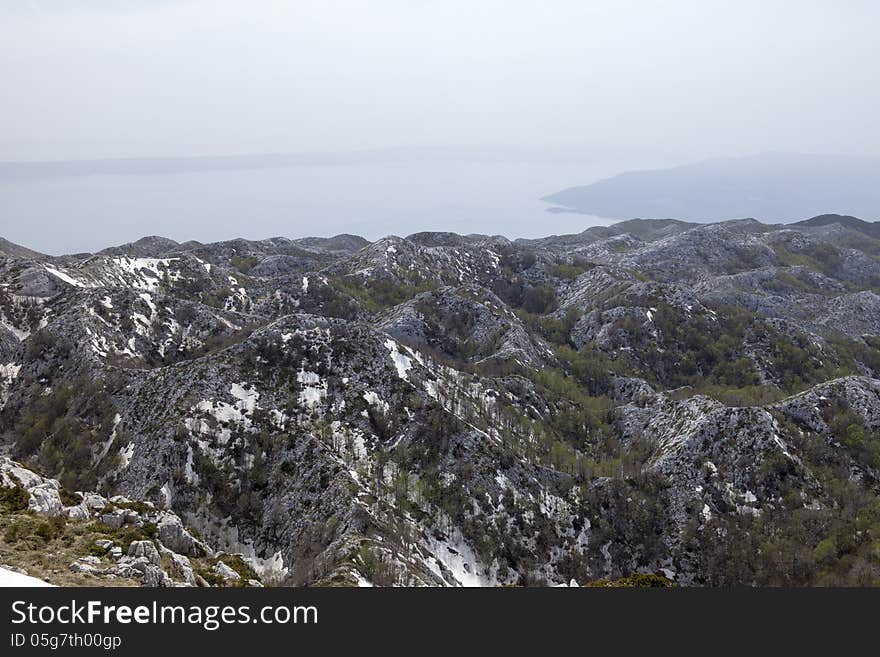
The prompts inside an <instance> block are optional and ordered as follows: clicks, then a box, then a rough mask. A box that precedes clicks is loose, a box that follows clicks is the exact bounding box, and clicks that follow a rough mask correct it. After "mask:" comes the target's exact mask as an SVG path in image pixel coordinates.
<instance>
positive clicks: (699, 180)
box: [542, 153, 880, 223]
mask: <svg viewBox="0 0 880 657" xmlns="http://www.w3.org/2000/svg"><path fill="white" fill-rule="evenodd" d="M542 200H544V201H547V202H548V203H553V204H555V205H556V206H557V207H555V208H551V210H552V211H557V212H558V211H561V210H565V209H569V210H572V211H577V212H583V213H587V214H592V215H597V216H601V217H610V218H620V219H626V218H631V217H642V218H646V219H657V218H663V217H676V218H678V219H682V220H687V221H699V222H708V221H722V220H726V219H733V218H736V217H755V218H756V219H760V220H762V221H770V222H777V221H778V222H783V223H784V222H790V221H793V220H795V219H797V218H799V217H805V216H811V215H817V214H821V213H824V212H830V211H842V212H846V213H848V214H852V215H856V216H862V217H874V218H877V217H880V158H876V157H867V156H864V157H861V156H859V157H857V156H842V155H798V154H785V153H770V154H762V155H755V156H750V157H743V158H725V159H714V160H707V161H704V162H699V163H696V164H687V165H684V166H679V167H674V168H670V169H661V170H653V171H630V172H627V173H622V174H620V175H618V176H614V177H612V178H608V179H605V180H600V181H598V182H596V183H593V184H591V185H584V186H579V187H571V188H568V189H564V190H562V191H559V192H556V193H554V194H550V195H548V196H545V197H544V198H543V199H542ZM559 206H561V207H559Z"/></svg>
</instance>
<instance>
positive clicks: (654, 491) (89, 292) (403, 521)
mask: <svg viewBox="0 0 880 657" xmlns="http://www.w3.org/2000/svg"><path fill="white" fill-rule="evenodd" d="M866 225H867V226H869V227H870V226H873V224H866ZM866 231H867V232H866ZM872 231H873V229H869V228H866V227H865V226H863V225H862V224H861V223H857V222H853V221H849V220H846V219H845V218H841V219H839V220H838V221H832V220H830V219H828V220H825V219H823V220H822V221H821V222H812V223H810V222H807V223H805V224H802V225H793V226H766V225H762V224H759V223H758V222H755V221H750V220H743V221H734V222H722V223H719V224H711V225H697V224H688V223H685V222H678V221H672V220H669V221H657V222H653V221H632V222H622V223H621V224H618V225H615V226H612V227H601V228H596V229H589V230H587V231H585V232H584V233H582V234H579V235H571V236H554V237H549V238H546V239H541V240H517V241H516V242H510V241H509V240H507V239H505V238H500V237H489V236H480V235H469V236H460V235H454V234H451V233H419V234H416V235H412V236H410V237H408V238H399V237H393V236H392V237H388V238H384V239H382V240H378V241H376V242H374V243H366V242H365V241H362V240H360V239H358V238H353V237H351V236H341V237H339V238H333V239H331V240H322V239H306V240H297V241H292V240H286V239H283V238H273V239H270V240H263V241H256V242H253V241H246V240H231V241H228V242H222V243H218V244H201V243H186V244H177V243H173V242H170V241H165V240H162V239H157V238H149V239H145V240H142V241H140V242H136V243H134V244H130V245H123V246H121V247H114V248H112V249H108V250H106V251H104V252H101V253H99V254H96V255H93V256H88V257H86V256H82V257H80V256H70V257H63V258H50V257H44V256H40V255H39V254H28V255H26V256H25V255H22V254H21V252H19V251H16V253H15V254H12V255H10V256H7V257H5V258H3V259H2V260H0V311H2V315H0V320H2V321H0V433H2V435H4V436H6V437H7V439H8V443H9V444H8V449H9V450H11V453H12V454H13V455H15V457H16V458H18V459H19V460H27V462H34V463H35V464H36V465H39V466H40V467H42V468H45V469H47V471H48V474H50V475H52V476H57V477H59V481H55V482H54V483H52V480H48V479H45V480H44V478H42V477H40V476H37V475H35V474H34V473H31V472H30V471H28V470H26V469H24V468H21V467H19V466H17V465H10V463H12V462H9V463H6V462H4V463H5V465H4V466H3V468H2V471H3V472H4V475H3V476H4V479H3V485H4V486H6V487H15V486H20V487H22V488H23V489H24V490H25V491H26V493H27V500H28V505H30V507H31V508H32V509H33V510H35V511H36V512H37V513H40V514H43V515H59V514H64V515H66V516H68V517H69V518H72V519H75V520H79V521H87V520H90V519H96V520H99V521H100V522H101V523H103V524H104V525H107V527H109V528H110V529H113V530H119V529H123V528H128V529H132V530H145V529H150V530H151V531H152V527H153V526H155V533H154V534H148V535H149V536H151V537H152V538H154V539H155V540H156V541H157V544H156V545H153V543H152V542H150V541H141V542H135V543H132V547H131V548H130V550H129V553H128V554H126V555H122V554H120V552H121V550H120V549H119V546H117V545H113V546H110V547H109V548H108V551H107V556H105V557H104V561H102V563H101V565H100V567H98V566H96V565H95V564H90V563H88V562H82V561H77V562H75V563H77V564H79V565H77V568H84V569H85V568H91V569H93V570H95V569H98V570H103V571H107V572H106V574H107V575H113V576H117V577H126V576H134V577H137V578H138V579H139V580H141V581H144V582H147V583H148V584H150V585H167V584H168V582H169V581H170V582H172V583H176V584H186V585H202V584H204V583H205V581H204V578H201V577H200V576H199V575H198V574H197V572H196V570H198V569H197V568H194V567H193V563H197V561H198V560H199V559H203V558H205V557H211V556H213V555H214V554H216V552H215V550H216V551H225V552H235V553H239V554H241V555H242V558H243V559H244V561H245V562H246V563H247V564H248V565H249V566H250V567H251V568H252V569H253V570H254V572H256V573H258V574H259V575H260V577H261V579H263V581H266V582H271V583H285V584H294V585H299V584H315V583H335V584H339V583H342V584H351V585H354V584H359V583H360V584H367V583H369V584H374V585H452V586H456V585H471V584H484V585H485V584H509V583H520V584H531V583H547V584H566V583H571V581H572V580H574V581H575V582H580V583H585V582H588V581H590V580H592V579H598V578H617V577H623V576H626V575H629V574H632V573H636V572H639V573H648V572H652V573H665V574H666V576H667V577H670V578H674V580H675V581H676V582H680V583H685V584H687V583H694V584H716V583H721V584H742V583H746V584H752V583H768V584H779V583H801V584H806V583H817V582H820V581H821V582H824V583H837V584H846V583H851V582H852V581H863V580H864V578H865V577H867V578H868V580H865V581H874V580H872V579H870V578H871V577H874V575H875V574H876V575H877V577H876V580H877V581H878V582H880V573H876V572H875V571H876V567H875V565H872V563H873V562H871V560H870V555H869V553H870V549H869V547H868V545H869V541H868V540H867V539H865V540H864V541H861V539H860V541H861V542H859V541H856V542H855V543H853V545H852V546H850V541H849V539H847V541H844V540H843V539H842V538H841V537H840V536H833V537H829V536H825V535H819V534H818V533H813V534H810V535H809V536H807V537H804V536H803V535H801V534H798V532H799V531H800V530H796V529H795V528H793V527H792V526H791V525H787V524H786V522H787V519H788V520H790V519H792V518H801V517H802V516H805V515H806V516H808V518H806V519H804V521H803V525H804V526H805V527H809V528H811V529H810V531H813V532H818V531H819V530H817V529H815V528H817V527H831V526H835V527H837V526H845V527H846V530H843V529H841V530H840V531H841V532H843V533H842V534H841V536H843V535H844V534H845V535H846V536H850V535H859V536H864V534H861V535H860V534H857V532H858V531H863V530H862V529H859V528H858V527H855V526H852V527H850V526H849V525H848V524H847V522H848V520H847V519H848V518H857V517H864V514H866V513H868V509H869V508H870V501H871V500H873V499H874V497H873V496H876V493H875V491H876V482H877V480H878V476H880V462H876V460H875V452H876V450H875V448H874V447H873V444H874V441H875V437H876V436H877V435H878V431H880V421H878V418H880V392H878V385H880V384H878V380H880V379H878V377H880V351H878V347H880V296H878V292H880V264H878V261H877V259H876V256H877V254H878V253H880V249H878V247H877V244H876V243H875V241H874V240H875V237H874V235H873V232H872ZM40 418H51V421H52V423H53V424H52V433H50V432H48V431H46V430H45V427H44V426H43V425H42V424H40V421H41V420H40ZM851 487H855V490H853V489H852V488H851ZM62 489H64V490H63V491H62ZM80 489H81V490H83V491H90V490H96V491H100V493H101V494H102V495H104V496H103V497H102V495H98V494H97V493H89V492H85V493H83V496H82V499H81V500H80V501H79V503H78V504H71V501H72V500H75V499H76V498H75V496H74V495H73V493H71V492H70V491H74V490H80ZM841 491H850V493H847V494H844V493H842V492H841ZM119 495H124V496H125V497H119ZM111 496H112V497H111ZM107 497H110V499H109V500H108V499H107ZM62 499H63V500H64V502H63V504H62V501H61V500H62ZM866 500H867V501H866ZM862 502H864V506H863V507H859V508H851V506H852V504H856V503H858V504H862ZM189 528H192V529H189ZM850 529H851V530H852V531H851V532H850V531H849V530H850ZM762 532H764V533H762ZM795 534H798V536H799V537H800V538H799V539H798V540H797V541H795V543H796V544H797V545H799V546H801V547H798V550H800V552H798V555H797V558H796V559H795V557H794V556H792V555H790V554H786V555H784V558H789V557H790V558H792V559H795V560H796V561H797V563H800V564H805V565H804V567H803V568H802V569H801V570H799V571H798V573H799V574H798V577H801V579H799V580H797V581H793V580H786V579H785V577H789V576H790V574H786V573H779V572H777V571H778V567H777V566H776V565H774V564H778V563H781V562H783V561H784V558H783V557H779V558H777V556H776V555H774V554H773V550H774V549H777V548H778V545H780V544H781V543H780V542H779V541H776V540H775V538H778V537H780V536H781V537H791V536H793V535H795ZM774 537H775V538H774ZM832 538H833V539H834V541H835V542H836V543H835V544H837V545H838V548H840V545H844V544H845V545H846V546H848V547H846V549H847V550H850V547H851V550H850V552H848V553H846V554H844V552H843V551H842V549H840V550H838V554H837V556H836V557H835V558H837V559H838V561H835V562H834V564H836V565H835V566H833V567H832V566H829V565H828V563H829V562H828V559H825V560H823V559H820V558H819V557H817V556H815V555H814V551H815V550H817V549H818V545H819V544H820V543H821V542H822V541H825V540H826V539H827V541H831V539H832ZM771 539H773V540H771ZM838 539H840V540H839V543H837V541H838ZM872 540H873V539H872ZM744 541H753V542H754V544H752V543H749V546H750V547H749V549H748V550H747V551H746V552H747V553H748V555H749V559H751V561H749V560H748V559H746V558H745V557H743V556H742V554H743V551H737V549H736V545H738V544H744V543H743V542H744ZM783 542H784V541H783ZM829 544H830V543H825V544H824V545H826V546H827V545H829ZM150 546H152V548H151V547H150ZM787 549H788V548H787ZM791 549H794V548H791ZM823 549H826V548H823ZM131 550H134V551H133V552H132V551H131ZM816 554H818V555H819V556H821V555H822V554H823V553H822V550H819V551H818V552H816ZM768 555H769V556H768ZM162 556H164V558H165V562H166V563H167V560H168V558H171V560H172V563H173V564H174V567H173V568H169V572H168V573H164V574H163V573H162V572H160V564H161V559H160V557H162ZM762 559H763V560H765V561H761V560H762ZM737 560H739V561H737ZM743 560H745V561H747V563H741V562H742V561H743ZM110 562H112V564H111V563H110ZM187 562H189V565H187ZM734 562H736V566H735V567H734V566H730V567H729V571H730V572H727V570H726V569H728V567H727V566H725V565H724V564H732V563H734ZM847 564H850V565H847ZM838 566H839V568H838ZM114 568H115V569H116V570H113V569H114ZM200 568H201V566H200ZM217 568H218V569H219V570H216V571H215V574H216V575H218V576H219V577H220V578H221V579H223V578H231V575H230V572H231V573H233V574H236V576H237V573H235V570H233V569H232V568H229V567H228V566H227V565H225V564H224V565H219V564H218V566H217ZM774 569H776V570H774ZM202 572H204V571H202ZM126 573H127V574H126ZM864 573H868V575H864ZM206 577H207V578H208V579H212V581H216V579H215V578H212V577H210V576H207V575H206ZM761 578H765V579H761ZM859 578H862V579H861V580H860V579H859Z"/></svg>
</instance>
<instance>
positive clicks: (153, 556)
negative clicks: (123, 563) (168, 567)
mask: <svg viewBox="0 0 880 657" xmlns="http://www.w3.org/2000/svg"><path fill="white" fill-rule="evenodd" d="M128 556H130V557H134V558H135V559H137V558H139V557H143V558H144V559H146V560H147V561H148V562H150V563H151V564H153V565H154V566H158V565H159V564H160V563H161V558H160V557H159V550H157V549H156V545H155V544H154V543H153V541H132V543H131V545H129V546H128Z"/></svg>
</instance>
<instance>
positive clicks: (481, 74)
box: [0, 0, 880, 160]
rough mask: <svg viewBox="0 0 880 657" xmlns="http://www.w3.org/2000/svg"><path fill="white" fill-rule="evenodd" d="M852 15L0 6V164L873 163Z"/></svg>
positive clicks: (701, 4)
mask: <svg viewBox="0 0 880 657" xmlns="http://www.w3.org/2000/svg"><path fill="white" fill-rule="evenodd" d="M878 24H880V4H878V3H877V2H874V1H873V0H864V1H861V0H843V1H839V2H833V1H832V0H827V1H819V0H788V1H786V0H730V1H726V2H725V1H715V2H706V1H705V0H678V1H676V0H667V1H662V2H661V1H652V0H640V1H634V0H557V1H553V0H542V1H540V2H538V1H537V0H536V1H533V2H518V1H517V0H464V1H461V0H437V1H431V2H427V1H420V0H363V1H355V0H283V1H282V0H248V1H247V2H243V1H241V0H3V2H2V3H0V86H2V90H3V91H2V103H0V160H16V159H63V158H92V157H113V156H133V155H134V156H136V155H184V154H187V155H188V154H219V153H251V152H279V151H328V150H329V151H338V150H343V151H344V150H355V149H363V148H384V147H389V146H415V145H418V146H421V145H456V146H469V145H473V144H479V145H489V146H504V147H511V146H518V147H523V148H527V149H539V150H553V149H572V148H575V149H577V148H596V147H599V148H608V149H613V150H614V149H635V150H640V149H643V150H645V151H646V152H648V151H661V152H668V153H672V154H675V155H676V156H679V155H680V156H681V158H683V159H686V158H691V157H703V156H708V155H735V154H745V153H749V152H755V151H765V150H796V151H813V152H849V153H852V152H860V153H865V152H869V153H877V152H880V128H878V121H877V114H878V107H880V85H878V84H877V80H880V57H878V47H877V26H878Z"/></svg>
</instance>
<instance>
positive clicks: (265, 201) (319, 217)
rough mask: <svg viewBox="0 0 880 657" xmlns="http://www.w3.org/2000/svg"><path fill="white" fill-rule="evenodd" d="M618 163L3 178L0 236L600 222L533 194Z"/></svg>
mask: <svg viewBox="0 0 880 657" xmlns="http://www.w3.org/2000/svg"><path fill="white" fill-rule="evenodd" d="M624 168H625V167H624V165H623V164H620V165H615V164H607V165H601V166H600V165H595V164H574V163H565V164H528V163H526V164H509V163H504V164H498V163H467V162H428V163H424V162H416V163H413V162H409V163H390V164H389V163H385V164H376V163H370V164H352V165H324V166H301V167H292V168H287V169H267V170H250V171H225V172H206V173H186V174H175V175H164V174H163V175H112V176H104V175H102V176H83V177H70V178H55V179H44V180H31V181H14V182H9V181H7V182H2V183H0V236H3V237H6V238H7V239H10V240H12V241H14V242H18V243H20V244H24V245H26V246H29V247H31V248H35V249H38V250H42V251H45V252H49V253H70V252H78V251H92V250H96V249H100V248H103V247H106V246H109V245H113V244H119V243H123V242H127V241H130V240H133V239H137V238H138V237H141V236H143V235H154V234H156V235H164V236H167V237H170V238H172V239H176V240H181V241H183V240H188V239H197V240H199V241H202V242H207V241H215V240H220V239H228V238H233V237H245V238H248V239H261V238H265V237H272V236H276V235H280V236H285V237H291V238H295V237H304V236H309V235H334V234H337V233H342V232H347V233H356V234H360V235H363V236H365V237H367V238H368V239H376V238H378V237H381V236H383V235H388V234H397V235H407V234H410V233H413V232H417V231H422V230H448V231H455V232H459V233H488V234H502V235H506V236H508V237H538V236H544V235H549V234H554V233H568V232H579V231H581V230H583V229H584V228H586V227H588V226H590V225H595V224H597V223H599V224H604V223H608V221H607V220H602V219H599V218H595V217H588V216H583V215H575V214H554V213H548V212H547V211H546V208H547V207H548V206H547V204H545V203H543V202H542V201H540V200H539V199H540V197H541V196H543V195H545V194H549V193H552V192H555V191H558V190H560V189H563V188H565V187H570V186H573V185H581V184H588V183H590V182H593V181H594V180H597V179H599V178H603V177H607V176H610V175H614V174H615V173H618V172H619V171H622V170H624Z"/></svg>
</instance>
